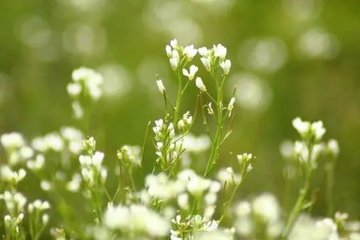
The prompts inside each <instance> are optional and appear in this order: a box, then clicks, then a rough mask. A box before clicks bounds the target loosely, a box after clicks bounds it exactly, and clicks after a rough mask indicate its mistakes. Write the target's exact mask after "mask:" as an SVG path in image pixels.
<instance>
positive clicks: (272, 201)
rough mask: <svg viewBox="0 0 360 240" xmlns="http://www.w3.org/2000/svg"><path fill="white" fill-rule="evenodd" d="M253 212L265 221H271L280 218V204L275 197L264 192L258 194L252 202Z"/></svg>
mask: <svg viewBox="0 0 360 240" xmlns="http://www.w3.org/2000/svg"><path fill="white" fill-rule="evenodd" d="M252 208H253V212H254V213H255V214H256V215H257V216H258V217H261V218H262V219H263V220H264V221H265V222H272V221H275V220H277V219H279V218H280V212H281V210H280V206H279V204H278V202H277V200H276V198H275V197H274V196H273V195H271V194H269V193H264V194H262V195H260V196H258V197H257V198H256V199H255V200H254V201H253V203H252Z"/></svg>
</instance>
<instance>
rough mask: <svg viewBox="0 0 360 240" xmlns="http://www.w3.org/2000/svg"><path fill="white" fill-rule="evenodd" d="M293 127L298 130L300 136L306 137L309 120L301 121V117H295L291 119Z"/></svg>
mask: <svg viewBox="0 0 360 240" xmlns="http://www.w3.org/2000/svg"><path fill="white" fill-rule="evenodd" d="M292 125H293V127H294V128H295V129H296V130H297V131H298V133H299V134H300V136H302V137H306V136H307V134H308V133H309V130H310V126H311V125H310V122H305V121H302V120H301V118H299V117H297V118H295V119H294V120H293V121H292Z"/></svg>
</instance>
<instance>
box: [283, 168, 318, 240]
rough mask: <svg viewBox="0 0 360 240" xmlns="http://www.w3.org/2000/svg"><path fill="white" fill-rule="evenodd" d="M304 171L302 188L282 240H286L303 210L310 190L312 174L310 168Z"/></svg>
mask: <svg viewBox="0 0 360 240" xmlns="http://www.w3.org/2000/svg"><path fill="white" fill-rule="evenodd" d="M306 171H307V173H306V178H305V183H304V187H303V188H302V189H301V190H300V194H299V196H298V198H297V200H296V203H295V206H294V208H293V209H292V211H291V214H290V216H289V219H288V221H287V224H286V226H285V229H284V231H283V233H282V235H281V239H282V240H285V239H286V238H287V236H288V234H289V232H290V230H291V229H292V227H293V225H294V223H295V220H296V219H297V217H298V215H299V214H300V212H301V211H302V210H303V206H304V202H305V199H306V195H307V194H308V192H309V189H310V181H311V173H312V169H311V167H308V168H307V169H306Z"/></svg>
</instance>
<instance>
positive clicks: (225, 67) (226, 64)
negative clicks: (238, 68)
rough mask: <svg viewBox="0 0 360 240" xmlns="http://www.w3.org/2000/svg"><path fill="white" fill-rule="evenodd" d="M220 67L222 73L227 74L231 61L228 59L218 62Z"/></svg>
mask: <svg viewBox="0 0 360 240" xmlns="http://www.w3.org/2000/svg"><path fill="white" fill-rule="evenodd" d="M220 67H221V68H222V69H223V71H224V74H225V75H228V74H229V72H230V68H231V61H230V60H229V59H227V60H225V61H223V62H221V63H220Z"/></svg>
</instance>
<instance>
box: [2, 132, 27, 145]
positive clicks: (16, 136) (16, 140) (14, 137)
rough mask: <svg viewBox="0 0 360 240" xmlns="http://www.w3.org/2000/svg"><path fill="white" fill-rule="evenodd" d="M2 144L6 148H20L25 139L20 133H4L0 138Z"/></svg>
mask: <svg viewBox="0 0 360 240" xmlns="http://www.w3.org/2000/svg"><path fill="white" fill-rule="evenodd" d="M0 142H1V144H2V145H3V146H4V148H20V147H21V146H23V145H24V144H25V140H24V138H23V136H22V135H21V134H20V133H17V132H13V133H4V134H3V135H1V138H0Z"/></svg>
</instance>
